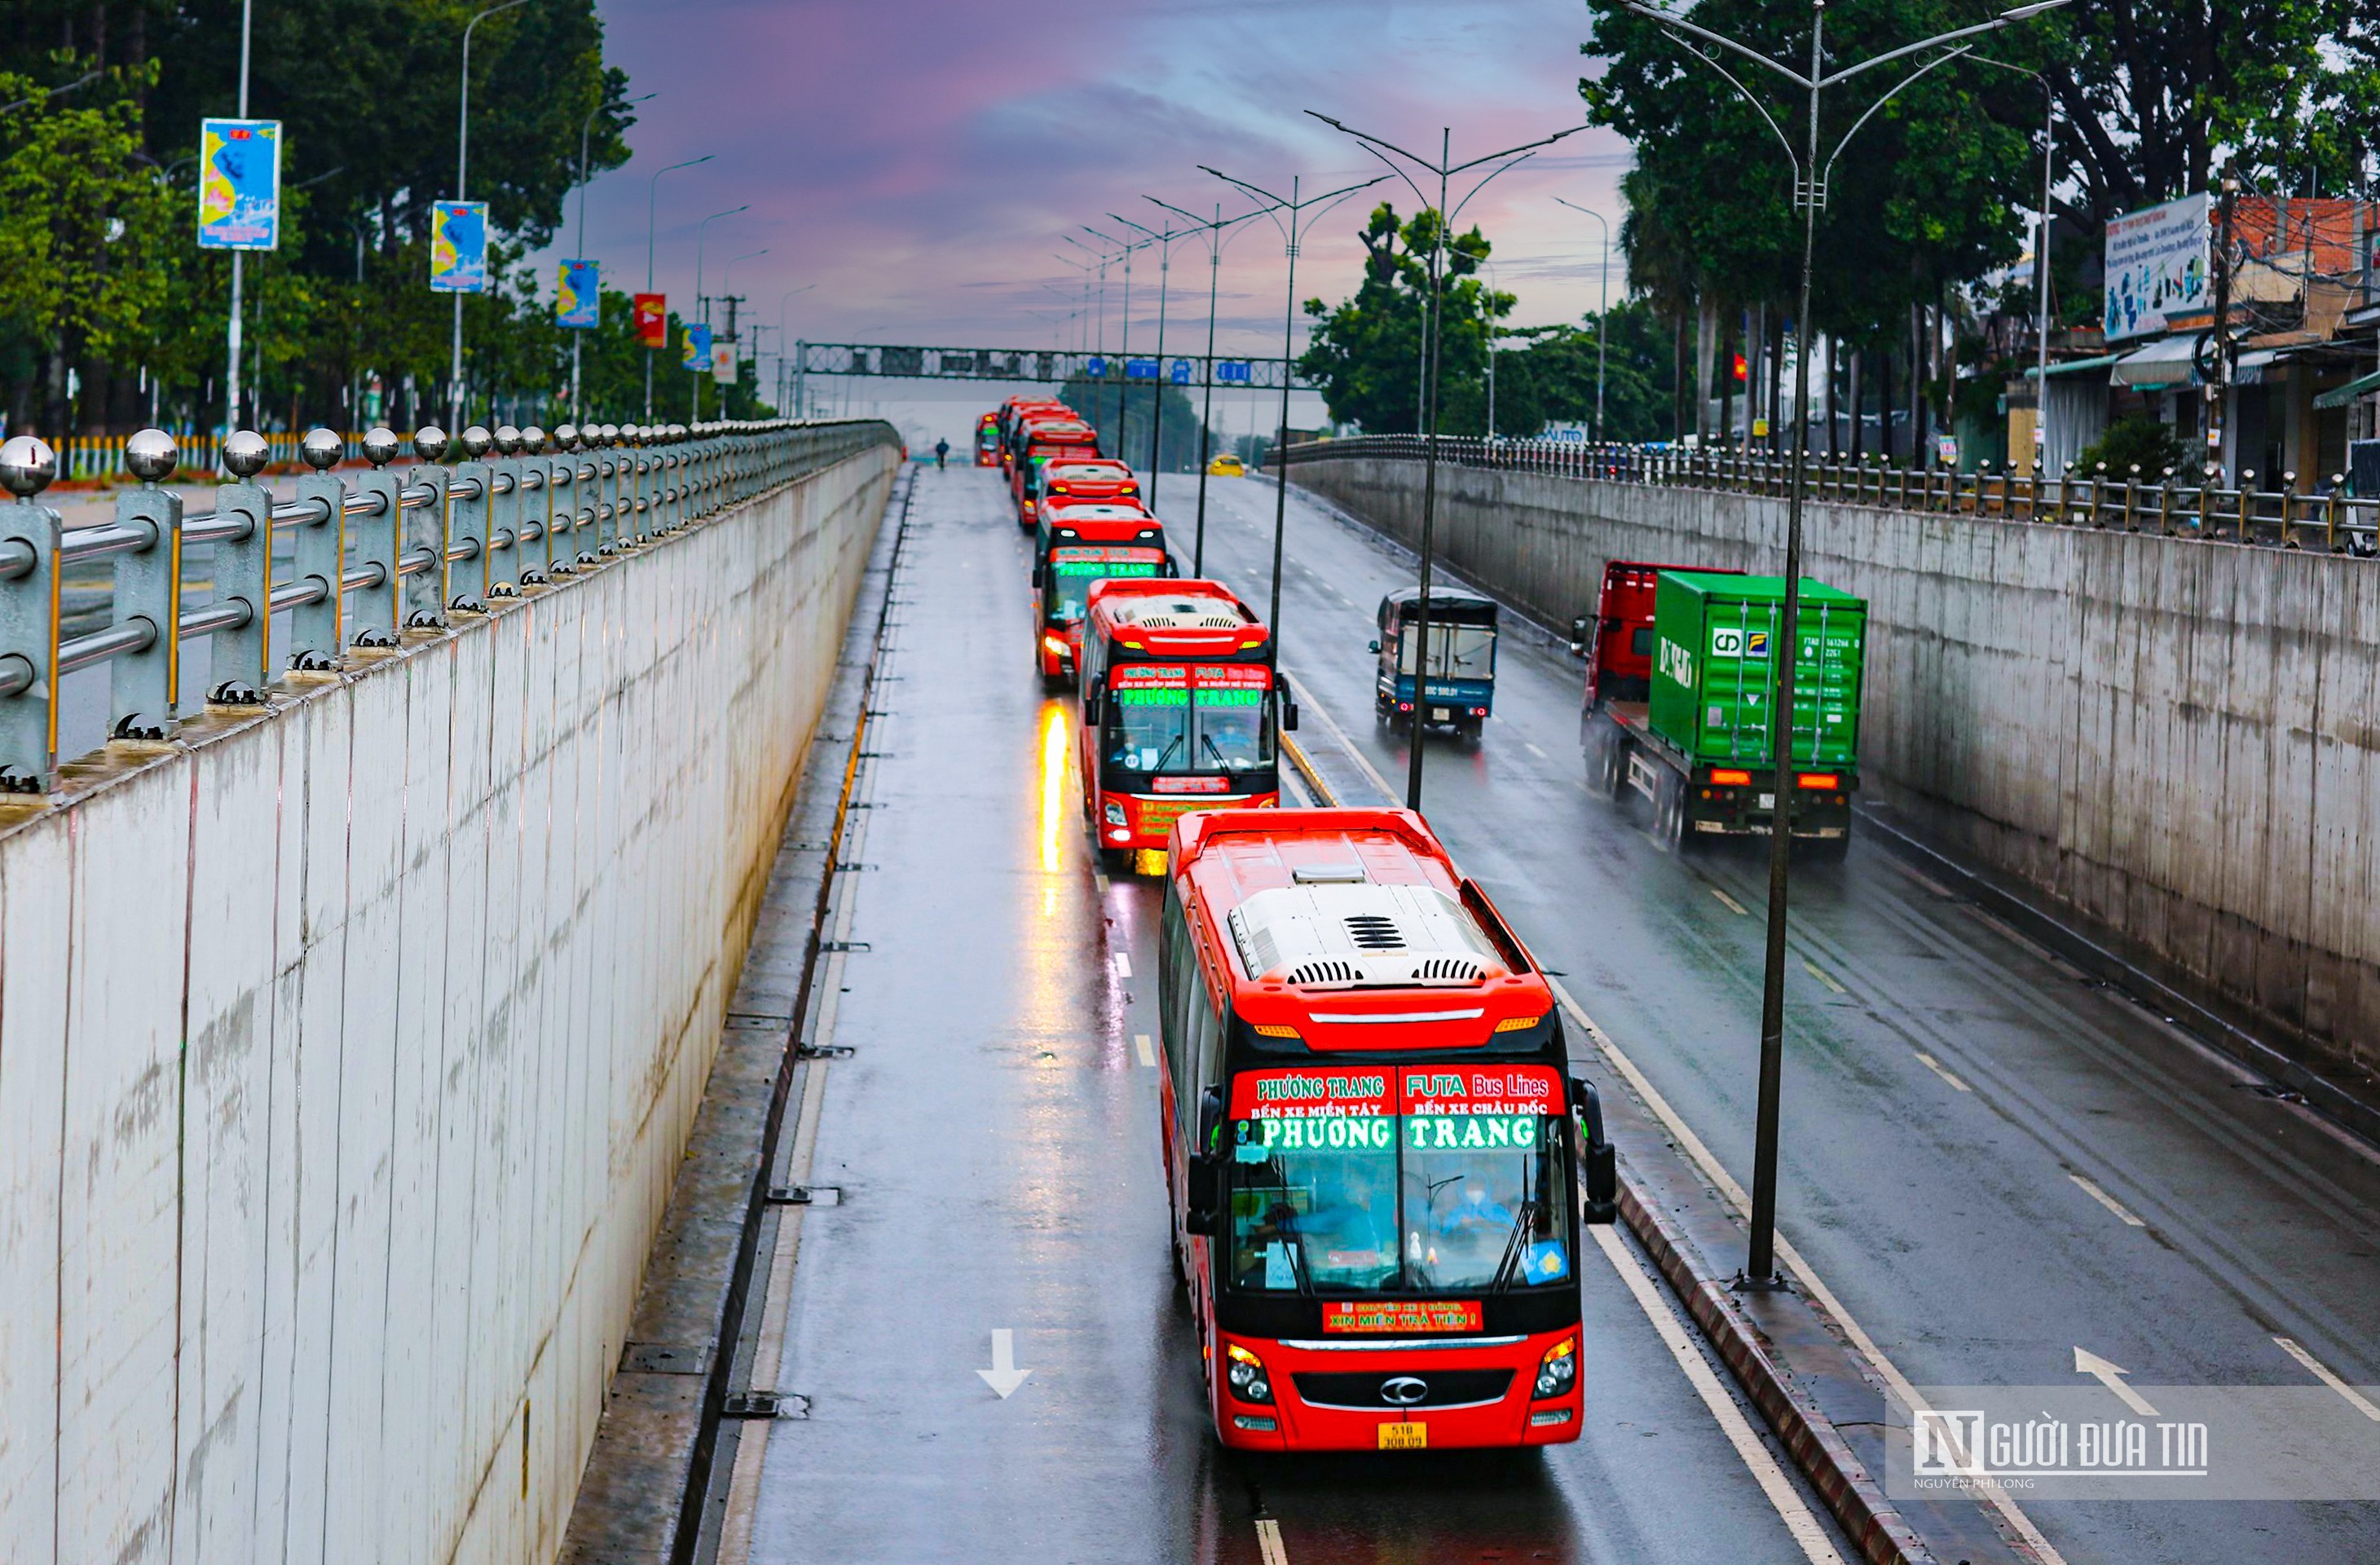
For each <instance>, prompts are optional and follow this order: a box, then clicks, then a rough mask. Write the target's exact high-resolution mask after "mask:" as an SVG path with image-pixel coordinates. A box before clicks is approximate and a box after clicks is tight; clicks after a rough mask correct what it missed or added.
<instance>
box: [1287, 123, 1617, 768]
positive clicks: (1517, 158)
mask: <svg viewBox="0 0 2380 1565" xmlns="http://www.w3.org/2000/svg"><path fill="white" fill-rule="evenodd" d="M1305 112H1306V113H1307V114H1309V115H1314V117H1315V118H1316V119H1318V120H1320V121H1321V122H1322V123H1323V124H1325V125H1327V126H1329V127H1330V128H1331V129H1333V130H1337V131H1342V132H1343V133H1345V134H1346V135H1349V136H1352V137H1354V139H1355V140H1357V141H1359V142H1361V143H1363V146H1364V150H1365V151H1366V152H1370V153H1371V154H1372V155H1373V156H1374V157H1376V158H1378V159H1379V160H1380V161H1381V162H1382V163H1384V164H1388V165H1389V167H1390V171H1391V172H1393V173H1394V174H1395V175H1396V176H1397V177H1398V178H1400V179H1403V181H1404V182H1405V188H1407V189H1409V190H1411V191H1412V192H1413V193H1414V199H1415V200H1418V201H1420V202H1421V203H1422V204H1423V205H1425V206H1427V205H1428V204H1429V197H1428V196H1427V194H1426V193H1425V192H1424V191H1423V190H1422V188H1421V187H1420V186H1418V185H1416V184H1415V183H1414V182H1413V179H1412V178H1411V176H1408V175H1407V174H1406V173H1405V171H1404V170H1403V168H1400V167H1399V166H1398V165H1397V162H1396V158H1403V159H1404V161H1405V162H1406V163H1409V164H1412V165H1413V166H1414V168H1415V170H1417V171H1418V172H1420V173H1423V174H1435V175H1437V176H1438V205H1437V207H1436V209H1435V210H1436V211H1437V212H1438V223H1437V225H1436V229H1435V233H1434V236H1433V238H1432V242H1431V244H1430V247H1429V339H1428V348H1429V376H1428V382H1427V383H1428V387H1429V418H1428V421H1427V429H1426V430H1425V431H1424V441H1425V443H1424V445H1423V453H1424V456H1423V464H1422V484H1421V595H1420V597H1419V598H1417V599H1416V600H1415V604H1414V625H1415V630H1414V635H1415V652H1414V710H1413V732H1412V744H1411V746H1409V750H1408V754H1407V757H1406V766H1405V807H1406V808H1407V809H1410V810H1419V809H1420V808H1421V754H1422V743H1421V736H1422V727H1423V724H1422V712H1423V709H1424V708H1425V707H1426V706H1427V697H1428V693H1429V571H1430V564H1431V561H1430V554H1431V545H1432V544H1433V543H1434V542H1435V541H1436V539H1435V536H1434V531H1435V526H1436V523H1437V520H1438V391H1439V369H1440V359H1439V348H1440V346H1441V342H1442V339H1443V336H1444V333H1443V331H1442V330H1441V328H1442V326H1443V325H1444V321H1443V320H1442V317H1443V316H1444V315H1445V313H1446V310H1445V305H1446V295H1445V288H1446V237H1447V235H1448V234H1449V233H1450V232H1451V231H1452V229H1453V227H1454V219H1455V217H1456V215H1457V214H1458V213H1460V212H1462V211H1463V208H1464V207H1466V206H1469V205H1470V204H1471V198H1472V197H1473V196H1475V195H1477V194H1478V193H1479V192H1480V191H1482V190H1484V189H1486V188H1488V181H1489V180H1491V179H1493V178H1495V177H1496V176H1498V175H1500V174H1501V173H1503V172H1504V171H1505V170H1506V169H1509V168H1511V167H1512V166H1513V165H1514V164H1520V163H1523V162H1525V161H1526V160H1527V159H1529V158H1532V157H1535V156H1536V153H1537V150H1538V149H1539V148H1541V147H1550V146H1552V145H1553V144H1554V143H1555V142H1557V141H1559V140H1561V139H1562V138H1563V137H1565V136H1575V135H1577V134H1578V133H1579V132H1580V131H1582V130H1585V128H1586V127H1585V126H1584V125H1573V126H1571V127H1568V128H1567V129H1563V130H1557V131H1555V132H1554V133H1553V134H1552V135H1550V136H1540V137H1538V138H1537V139H1536V140H1534V141H1524V142H1522V143H1521V144H1520V145H1519V146H1517V147H1507V148H1505V149H1504V150H1503V151H1502V152H1489V153H1488V154H1487V155H1486V156H1484V157H1476V158H1470V159H1467V160H1465V161H1464V162H1462V163H1456V162H1454V161H1453V149H1454V132H1453V130H1452V129H1451V127H1450V128H1446V129H1442V130H1441V131H1440V132H1439V153H1438V161H1437V162H1436V163H1432V162H1430V161H1429V160H1428V159H1427V158H1425V157H1421V156H1418V155H1416V154H1415V153H1413V152H1406V151H1405V150H1404V149H1403V147H1400V146H1398V145H1397V144H1396V143H1395V142H1393V141H1383V140H1380V138H1378V137H1377V136H1371V135H1367V134H1366V133H1365V132H1363V131H1361V130H1357V129H1355V128H1354V127H1351V126H1346V125H1342V124H1341V123H1340V122H1339V121H1337V120H1335V119H1332V118H1331V117H1330V115H1322V114H1314V111H1313V110H1312V109H1308V110H1306V111H1305ZM1391 152H1393V153H1395V154H1396V157H1394V158H1392V157H1390V155H1389V154H1390V153H1391ZM1489 164H1493V165H1494V166H1493V167H1488V165H1489ZM1483 167H1486V168H1488V172H1487V173H1486V174H1483V175H1481V176H1479V182H1478V183H1477V184H1475V185H1474V186H1472V187H1471V188H1470V189H1469V190H1468V191H1467V192H1465V193H1464V195H1463V199H1462V200H1459V201H1457V202H1455V203H1454V205H1453V207H1452V208H1451V210H1450V209H1449V207H1448V205H1447V188H1448V186H1449V185H1450V184H1451V182H1452V180H1453V178H1454V176H1456V175H1458V174H1466V173H1468V172H1470V171H1471V170H1473V169H1475V168H1483ZM1288 474H1289V469H1288V467H1285V466H1284V467H1282V468H1281V476H1282V477H1283V478H1284V479H1286V478H1287V477H1288ZM1398 635H1399V637H1400V639H1402V637H1403V632H1402V631H1400V632H1399V633H1398ZM1392 656H1394V657H1395V658H1396V660H1397V661H1399V662H1402V661H1403V648H1402V647H1400V648H1398V649H1396V650H1395V651H1394V652H1393V653H1392Z"/></svg>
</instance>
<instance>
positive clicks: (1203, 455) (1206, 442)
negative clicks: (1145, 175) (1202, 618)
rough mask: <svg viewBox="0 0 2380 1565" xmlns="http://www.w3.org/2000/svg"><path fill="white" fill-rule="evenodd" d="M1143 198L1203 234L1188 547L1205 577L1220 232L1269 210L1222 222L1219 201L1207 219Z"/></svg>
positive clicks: (1195, 569) (1194, 570)
mask: <svg viewBox="0 0 2380 1565" xmlns="http://www.w3.org/2000/svg"><path fill="white" fill-rule="evenodd" d="M1146 199H1147V200H1150V201H1152V202H1155V203H1156V204H1157V205H1159V206H1161V207H1163V208H1164V209H1165V210H1166V211H1168V212H1172V213H1173V215H1174V216H1176V217H1186V218H1188V219H1189V220H1190V221H1191V222H1192V223H1195V224H1197V225H1198V226H1199V227H1200V228H1201V229H1203V230H1205V232H1206V235H1207V358H1206V365H1207V394H1206V407H1205V409H1204V410H1203V411H1202V412H1201V413H1200V414H1199V415H1198V525H1197V530H1196V533H1195V534H1194V535H1193V541H1192V543H1191V545H1190V574H1191V575H1192V576H1205V575H1206V574H1207V464H1208V462H1209V461H1211V460H1213V457H1214V452H1213V449H1212V447H1213V445H1214V439H1215V289H1216V286H1217V285H1218V283H1219V282H1220V279H1221V275H1222V268H1223V247H1224V246H1225V245H1227V244H1229V243H1231V241H1230V240H1229V239H1226V238H1225V237H1223V230H1224V229H1226V228H1231V227H1234V226H1236V225H1237V224H1242V223H1245V222H1246V221H1247V220H1248V219H1249V218H1251V217H1261V216H1263V215H1264V213H1265V212H1267V211H1268V210H1269V209H1268V208H1265V207H1258V208H1257V209H1256V210H1255V211H1254V212H1242V213H1241V214H1240V215H1239V216H1237V217H1234V218H1233V219H1232V220H1231V221H1230V222H1228V223H1226V222H1225V221H1224V220H1223V204H1222V203H1221V202H1220V201H1218V202H1216V203H1215V215H1214V217H1213V218H1212V219H1208V218H1204V217H1200V216H1198V215H1197V214H1196V212H1184V211H1183V210H1182V209H1181V208H1180V207H1178V206H1175V205H1173V204H1172V203H1171V202H1169V201H1160V200H1157V198H1156V197H1155V196H1150V197H1147V198H1146ZM1160 395H1161V393H1160ZM1152 482H1153V480H1152Z"/></svg>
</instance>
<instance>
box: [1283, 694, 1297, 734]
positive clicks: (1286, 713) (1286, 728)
mask: <svg viewBox="0 0 2380 1565" xmlns="http://www.w3.org/2000/svg"><path fill="white" fill-rule="evenodd" d="M1281 732H1282V733H1283V734H1294V733H1296V732H1297V703H1296V702H1295V701H1284V702H1282V703H1281Z"/></svg>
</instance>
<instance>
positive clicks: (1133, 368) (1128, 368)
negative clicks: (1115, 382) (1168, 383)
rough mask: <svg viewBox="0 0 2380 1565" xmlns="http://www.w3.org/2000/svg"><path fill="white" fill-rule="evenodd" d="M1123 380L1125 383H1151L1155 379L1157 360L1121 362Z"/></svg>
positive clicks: (1129, 359)
mask: <svg viewBox="0 0 2380 1565" xmlns="http://www.w3.org/2000/svg"><path fill="white" fill-rule="evenodd" d="M1123 378H1124V379H1125V380H1127V381H1153V380H1155V379H1157V360H1155V359H1154V358H1127V359H1125V360H1124V361H1123Z"/></svg>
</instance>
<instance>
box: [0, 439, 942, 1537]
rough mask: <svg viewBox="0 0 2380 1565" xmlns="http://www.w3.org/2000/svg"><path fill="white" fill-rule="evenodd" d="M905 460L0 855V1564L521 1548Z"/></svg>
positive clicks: (80, 810) (70, 819) (592, 1402)
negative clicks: (894, 479)
mask: <svg viewBox="0 0 2380 1565" xmlns="http://www.w3.org/2000/svg"><path fill="white" fill-rule="evenodd" d="M897 460H898V458H897V455H896V454H895V452H894V451H893V449H892V447H890V446H886V447H880V448H877V449H875V450H872V451H869V452H867V453H863V454H862V455H857V456H854V457H851V458H848V459H846V460H844V461H843V462H842V463H840V464H838V465H836V466H834V467H830V468H827V469H825V470H823V471H821V472H819V473H816V474H812V475H810V476H809V477H807V478H806V479H802V480H801V481H799V482H798V483H796V484H795V485H794V486H792V487H790V488H787V489H783V490H780V491H776V492H775V493H773V494H771V495H769V496H765V497H763V498H761V499H760V500H758V501H756V502H753V503H749V504H747V505H745V506H742V507H740V508H738V509H736V510H735V511H733V512H730V513H727V514H725V515H723V516H720V517H718V518H716V519H714V520H712V521H710V522H709V523H706V524H704V525H701V526H699V527H698V528H695V529H694V530H692V531H690V532H688V533H686V534H684V535H681V536H678V537H674V538H671V539H667V540H662V541H661V542H658V543H656V544H653V545H651V546H649V547H648V548H646V549H644V550H641V551H638V552H633V553H630V554H628V555H626V556H625V557H623V558H621V559H619V560H616V561H614V562H613V563H611V564H607V565H605V566H603V567H602V568H601V569H597V570H594V571H591V572H589V574H587V575H584V576H577V577H576V578H570V579H567V580H565V582H563V583H562V584H560V585H557V586H555V587H553V588H532V589H530V591H531V593H532V595H531V596H529V597H528V598H525V599H523V600H521V601H517V602H515V603H511V604H508V605H504V606H502V607H500V609H499V610H498V612H497V613H495V614H493V615H492V617H490V618H487V619H484V620H477V619H474V620H472V621H470V622H469V623H468V624H466V625H462V626H461V627H459V628H457V629H456V630H454V631H452V632H447V633H440V632H427V633H409V634H408V636H407V643H408V644H407V646H406V647H405V648H404V649H401V650H397V651H393V652H388V653H382V654H359V657H360V658H369V659H370V660H371V661H370V663H369V666H365V667H362V668H361V669H359V670H358V671H357V672H353V673H348V674H346V675H344V676H331V675H325V676H312V677H311V678H310V683H309V684H308V685H307V686H306V687H305V688H302V689H299V690H297V691H295V692H294V693H292V694H290V695H289V696H287V697H286V698H278V699H276V702H275V705H274V707H273V710H271V711H270V712H262V711H249V712H245V713H242V714H238V715H231V714H213V715H210V716H209V717H207V718H204V719H201V720H200V721H199V722H197V723H194V724H193V725H192V726H191V727H190V728H189V729H188V731H186V733H185V734H184V735H183V736H182V739H181V740H180V741H179V742H177V743H176V744H175V745H173V746H145V747H142V748H141V749H140V751H139V752H135V751H133V750H132V749H131V748H130V747H128V746H114V747H113V749H112V752H111V753H109V754H108V755H106V756H105V757H104V758H101V759H99V760H98V761H96V762H95V763H94V764H92V765H91V766H87V767H85V768H82V769H79V770H77V772H76V773H75V774H74V775H73V776H72V777H71V778H70V780H69V783H68V787H67V797H66V800H65V802H63V803H60V804H57V805H54V806H52V807H48V808H46V809H43V810H42V811H41V812H40V813H38V814H35V815H32V816H30V818H28V817H25V816H22V815H19V816H17V817H15V818H13V819H12V820H10V821H9V822H8V823H7V824H6V826H5V831H0V1559H5V1560H7V1561H10V1562H11V1565H35V1562H49V1561H60V1562H73V1565H81V1562H105V1565H116V1562H128V1561H136V1560H155V1561H164V1560H167V1559H172V1560H174V1561H176V1562H184V1565H196V1562H222V1565H235V1562H237V1565H247V1562H250V1561H261V1560H328V1561H336V1562H348V1561H362V1560H370V1561H375V1562H381V1565H411V1562H422V1565H432V1562H435V1565H443V1562H445V1561H448V1560H472V1561H478V1560H504V1561H521V1560H529V1561H537V1560H545V1559H551V1558H552V1557H553V1553H554V1550H555V1548H556V1547H558V1545H559V1542H560V1539H561V1536H562V1531H563V1524H564V1523H565V1519H566V1516H567V1513H568V1510H569V1506H570V1503H571V1498H572V1496H573V1494H574V1493H575V1492H576V1489H577V1480H578V1474H579V1472H580V1469H581V1467H582V1466H583V1464H584V1462H585V1458H586V1453H587V1450H588V1446H589V1441H590V1439H591V1438H592V1437H593V1433H594V1429H595V1424H596V1418H597V1414H598V1413H599V1411H600V1409H601V1402H602V1398H603V1394H604V1388H605V1384H606V1380H607V1377H609V1375H610V1373H611V1370H612V1367H613V1364H614V1363H615V1362H616V1359H617V1357H618V1353H619V1351H620V1346H621V1337H622V1333H623V1331H624V1330H625V1323H626V1321H627V1318H628V1314H629V1310H630V1307H631V1305H632V1304H633V1301H634V1299H635V1296H636V1286H637V1275H638V1272H639V1269H640V1268H641V1267H642V1265H643V1262H644V1257H645V1254H646V1251H647V1248H648V1246H649V1244H650V1239H651V1236H652V1233H653V1231H654V1226H655V1224H656V1222H657V1221H658V1219H659V1217H660V1214H661V1211H662V1205H663V1203H664V1201H665V1200H666V1199H667V1197H668V1194H669V1190H670V1182H671V1178H672V1175H673V1173H674V1171H675V1169H676V1165H677V1162H678V1160H679V1155H680V1151H681V1147H682V1145H683V1141H684V1137H685V1135H686V1130H687V1127H688V1125H689V1124H690V1123H691V1122H692V1119H693V1116H694V1112H695V1109H696V1106H697V1103H698V1099H699V1098H700V1096H701V1091H702V1085H703V1081H704V1078H705V1076H706V1074H708V1071H709V1068H710V1061H711V1057H712V1053H713V1050H714V1049H715V1048H716V1047H717V1042H718V1037H719V1032H720V1027H721V1020H722V1007H723V1005H724V1003H725V998H726V996H727V995H728V993H729V991H730V990H731V989H732V987H733V983H734V980H735V973H736V970H737V966H738V964H739V962H740V960H741V958H742V955H743V952H744V947H745V942H746V940H747V935H748V932H749V930H750V928H751V924H752V919H753V916H754V915H755V912H756V910H757V908H758V906H759V894H760V892H761V890H762V886H763V882H764V878H765V876H766V874H767V872H768V868H769V865H770V863H771V857H772V855H773V854H774V851H775V847H776V837H777V829H778V826H779V823H780V822H781V821H782V819H783V812H784V810H785V808H786V807H787V805H788V803H789V801H790V799H791V795H792V790H793V787H794V785H795V781H796V779H797V778H798V776H799V773H800V763H801V758H802V756H803V753H804V750H805V749H806V747H807V744H808V742H809V738H810V735H811V734H812V731H813V729H814V727H815V725H816V723H817V721H818V715H819V712H820V706H821V703H822V701H823V699H824V698H825V694H826V692H827V689H828V684H829V680H830V677H831V675H832V673H833V668H834V661H835V659H836V657H837V655H838V650H839V649H840V647H841V644H842V640H843V631H844V621H845V619H846V617H847V615H848V613H849V609H850V605H851V602H852V600H853V597H854V594H855V592H856V588H857V587H858V583H859V576H860V573H861V571H862V570H863V568H864V565H865V562H866V560H867V558H868V548H869V544H870V542H871V540H872V539H873V537H874V534H875V530H876V527H877V524H878V520H879V518H880V516H881V515H882V512H883V509H884V504H885V501H886V498H887V496H888V495H889V493H890V491H891V484H892V476H893V473H894V471H895V467H896V464H897ZM295 677H298V678H308V677H309V676H295Z"/></svg>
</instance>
